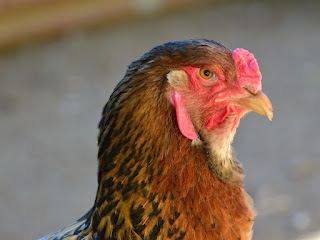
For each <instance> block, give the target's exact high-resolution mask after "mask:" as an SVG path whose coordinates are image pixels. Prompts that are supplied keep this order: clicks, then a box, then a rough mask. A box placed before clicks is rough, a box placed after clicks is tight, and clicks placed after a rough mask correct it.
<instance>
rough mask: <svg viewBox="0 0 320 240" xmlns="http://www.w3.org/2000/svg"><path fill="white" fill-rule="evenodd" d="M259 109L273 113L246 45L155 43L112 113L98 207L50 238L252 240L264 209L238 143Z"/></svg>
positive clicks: (102, 149) (102, 138)
mask: <svg viewBox="0 0 320 240" xmlns="http://www.w3.org/2000/svg"><path fill="white" fill-rule="evenodd" d="M251 110H253V111H256V112H258V113H260V114H262V115H265V116H267V117H268V118H269V119H270V120H271V119H272V116H273V111H272V105H271V103H270V101H269V99H268V97H267V96H266V95H265V94H264V93H263V92H262V91H261V73H260V71H259V67H258V64H257V61H256V59H255V58H254V56H253V54H251V53H249V52H248V51H247V50H244V49H236V50H234V51H233V52H232V51H231V50H230V49H229V48H227V47H226V46H224V45H222V44H221V43H218V42H214V41H210V40H205V39H194V40H188V41H178V42H169V43H165V44H163V45H160V46H157V47H155V48H153V49H152V50H151V51H149V52H148V53H146V54H145V55H143V56H142V57H141V58H140V59H139V60H137V61H135V62H133V63H132V64H131V65H130V66H129V67H128V70H127V72H126V75H125V76H124V78H123V79H122V81H121V82H120V83H119V84H118V85H117V87H116V88H115V90H114V92H113V94H112V95H111V97H110V99H109V101H108V102H107V104H106V105H105V107H104V109H103V113H102V119H101V121H100V124H99V128H100V132H99V135H98V146H99V148H98V160H99V171H98V183H99V186H98V190H97V195H96V200H95V203H94V206H93V208H92V209H91V210H90V211H89V212H88V213H87V214H86V215H85V216H83V217H82V218H81V219H79V220H78V221H77V222H76V223H75V224H73V225H71V226H69V227H66V228H65V229H62V230H61V231H58V232H56V233H53V234H51V235H48V236H46V237H44V238H42V239H56V240H58V239H95V240H98V239H99V240H103V239H110V240H111V239H126V240H127V239H128V240H130V239H146V240H153V239H176V240H178V239H186V240H187V239H196V240H201V239H221V240H222V239H225V240H233V239H235V240H236V239H241V240H246V239H251V237H252V230H251V229H252V226H253V222H254V217H255V210H254V208H253V207H252V203H251V200H250V197H249V196H248V195H247V194H246V192H245V190H244V189H243V182H242V180H243V175H244V172H243V169H242V166H241V164H240V163H239V162H238V161H237V160H236V157H235V153H234V151H233V149H232V147H231V145H230V144H231V143H232V140H233V138H234V135H235V132H236V129H237V127H238V124H239V121H240V119H241V118H242V117H243V116H244V115H245V114H246V113H248V112H250V111H251Z"/></svg>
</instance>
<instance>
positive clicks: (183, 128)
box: [174, 91, 198, 140]
mask: <svg viewBox="0 0 320 240" xmlns="http://www.w3.org/2000/svg"><path fill="white" fill-rule="evenodd" d="M174 106H175V108H176V115H177V122H178V126H179V129H180V132H181V133H182V135H183V136H185V137H186V138H188V139H190V140H194V139H197V138H198V136H197V133H196V131H195V129H194V127H193V124H192V122H191V120H190V117H189V114H188V113H187V111H186V109H185V107H184V104H183V100H182V97H181V95H180V94H179V93H178V92H177V91H174Z"/></svg>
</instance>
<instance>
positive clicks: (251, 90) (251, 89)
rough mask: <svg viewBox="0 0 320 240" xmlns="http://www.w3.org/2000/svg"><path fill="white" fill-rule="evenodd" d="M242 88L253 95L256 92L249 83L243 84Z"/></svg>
mask: <svg viewBox="0 0 320 240" xmlns="http://www.w3.org/2000/svg"><path fill="white" fill-rule="evenodd" d="M242 88H243V89H244V90H246V91H247V92H248V93H250V94H252V95H255V94H256V93H257V91H255V90H254V88H253V87H252V86H250V85H244V86H243V87H242Z"/></svg>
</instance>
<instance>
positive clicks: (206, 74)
mask: <svg viewBox="0 0 320 240" xmlns="http://www.w3.org/2000/svg"><path fill="white" fill-rule="evenodd" d="M203 74H204V75H205V76H206V77H209V76H210V75H211V72H210V71H209V70H204V71H203Z"/></svg>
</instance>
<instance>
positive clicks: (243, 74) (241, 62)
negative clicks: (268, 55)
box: [232, 48, 262, 91]
mask: <svg viewBox="0 0 320 240" xmlns="http://www.w3.org/2000/svg"><path fill="white" fill-rule="evenodd" d="M232 58H233V60H234V62H235V64H236V66H237V70H238V71H237V76H238V81H239V83H240V86H241V87H244V86H245V85H249V86H251V87H253V88H254V90H255V91H259V90H261V79H262V75H261V72H260V70H259V65H258V62H257V60H256V59H255V58H254V56H253V54H252V53H250V52H249V51H247V50H245V49H243V48H237V49H236V50H234V51H233V52H232Z"/></svg>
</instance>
